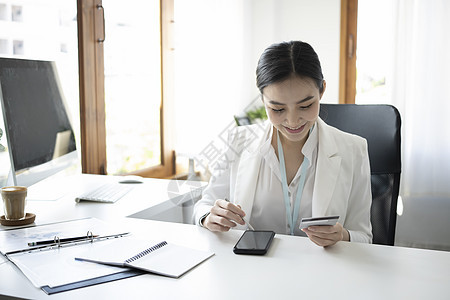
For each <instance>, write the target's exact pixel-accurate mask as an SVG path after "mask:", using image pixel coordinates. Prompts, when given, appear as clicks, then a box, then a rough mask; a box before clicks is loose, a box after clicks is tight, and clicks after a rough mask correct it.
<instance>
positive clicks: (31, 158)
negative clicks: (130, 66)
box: [0, 58, 76, 185]
mask: <svg viewBox="0 0 450 300" xmlns="http://www.w3.org/2000/svg"><path fill="white" fill-rule="evenodd" d="M0 98H2V99H1V100H2V107H3V114H4V121H5V129H6V134H7V138H8V144H9V148H10V149H9V152H10V157H11V162H12V163H11V165H12V168H13V169H14V171H15V172H14V173H15V176H16V177H17V179H19V177H20V176H21V175H22V174H23V176H22V177H25V175H28V174H31V173H35V172H33V170H32V168H35V167H38V166H42V165H44V164H46V163H47V164H48V165H47V167H44V168H41V170H40V172H38V173H41V176H40V177H47V176H49V175H51V173H52V170H49V169H54V170H53V171H54V172H57V171H58V170H57V169H61V168H63V167H64V166H57V165H58V164H59V163H58V162H60V161H62V159H61V158H62V157H64V156H66V155H68V154H70V153H74V152H76V144H75V137H74V132H73V130H72V126H71V123H70V120H69V117H68V113H67V110H66V106H65V101H64V97H63V93H62V90H61V87H60V85H59V79H58V75H57V72H56V67H55V64H54V62H50V61H37V60H25V59H11V58H0ZM31 175H32V176H33V177H35V178H33V179H30V180H28V179H27V180H26V179H23V180H22V182H20V181H21V180H17V182H14V183H15V184H21V185H30V184H32V183H34V182H37V181H39V180H41V179H43V178H38V177H39V176H38V175H37V174H31ZM31 175H30V176H31Z"/></svg>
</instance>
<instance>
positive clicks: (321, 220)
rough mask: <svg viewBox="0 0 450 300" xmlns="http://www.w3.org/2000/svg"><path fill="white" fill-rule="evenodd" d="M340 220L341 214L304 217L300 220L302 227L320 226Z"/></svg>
mask: <svg viewBox="0 0 450 300" xmlns="http://www.w3.org/2000/svg"><path fill="white" fill-rule="evenodd" d="M338 220H339V216H327V217H315V218H302V221H301V222H300V226H299V228H300V229H303V228H307V227H309V226H320V225H331V226H333V225H336V222H337V221H338Z"/></svg>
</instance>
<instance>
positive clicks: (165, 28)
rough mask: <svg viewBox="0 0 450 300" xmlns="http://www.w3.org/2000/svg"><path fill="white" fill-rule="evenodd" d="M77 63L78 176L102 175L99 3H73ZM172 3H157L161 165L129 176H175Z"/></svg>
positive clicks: (96, 0)
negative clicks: (83, 174) (78, 105)
mask: <svg viewBox="0 0 450 300" xmlns="http://www.w3.org/2000/svg"><path fill="white" fill-rule="evenodd" d="M77 11H78V13H77V21H78V59H79V84H80V131H81V132H80V137H81V158H82V159H81V166H82V172H83V173H88V174H102V175H106V170H107V168H106V165H107V158H106V125H105V120H106V116H105V92H104V89H105V77H104V56H103V40H105V39H106V38H107V37H105V30H104V29H105V28H104V10H103V6H102V0H77ZM173 20H174V0H160V24H161V27H160V28H161V32H160V37H161V39H160V41H161V42H160V46H161V105H160V116H161V117H160V135H161V164H160V165H157V166H153V167H150V168H146V169H142V170H136V171H134V172H131V173H130V174H135V175H141V176H144V177H159V178H162V177H169V176H172V175H174V174H175V165H176V164H175V151H174V150H173V139H172V138H171V137H172V136H173V133H172V132H171V128H172V127H173V126H170V124H173V120H172V114H171V113H170V112H171V111H173V91H172V89H170V88H168V87H170V86H173V81H174V78H173V61H174V58H173V56H174V54H173V52H174V47H173V23H174V21H173Z"/></svg>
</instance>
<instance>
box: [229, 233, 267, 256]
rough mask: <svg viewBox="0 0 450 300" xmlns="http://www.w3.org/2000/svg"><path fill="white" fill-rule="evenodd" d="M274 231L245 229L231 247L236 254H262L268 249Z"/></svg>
mask: <svg viewBox="0 0 450 300" xmlns="http://www.w3.org/2000/svg"><path fill="white" fill-rule="evenodd" d="M274 236H275V232H273V231H263V230H255V231H254V230H246V231H245V232H244V234H243V235H242V236H241V238H240V239H239V241H238V242H237V243H236V245H235V246H234V248H233V252H234V253H236V254H254V255H255V254H256V255H264V254H266V253H267V250H269V247H270V244H271V243H272V240H273V237H274Z"/></svg>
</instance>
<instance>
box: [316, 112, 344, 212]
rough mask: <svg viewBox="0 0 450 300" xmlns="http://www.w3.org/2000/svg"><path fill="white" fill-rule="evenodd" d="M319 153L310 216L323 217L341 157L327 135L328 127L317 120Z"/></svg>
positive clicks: (331, 139) (331, 193)
mask: <svg viewBox="0 0 450 300" xmlns="http://www.w3.org/2000/svg"><path fill="white" fill-rule="evenodd" d="M317 123H318V125H319V152H318V156H317V167H316V178H315V182H314V192H313V199H312V215H313V216H324V215H326V212H327V209H328V207H329V205H330V201H331V198H332V196H333V193H334V190H335V187H336V182H337V179H338V176H339V169H340V167H341V160H342V158H341V156H340V155H339V153H338V151H337V147H336V141H335V140H334V138H333V136H332V135H330V134H329V133H328V130H327V129H328V128H327V127H328V125H326V124H325V122H323V121H322V120H321V119H318V122H317Z"/></svg>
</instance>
